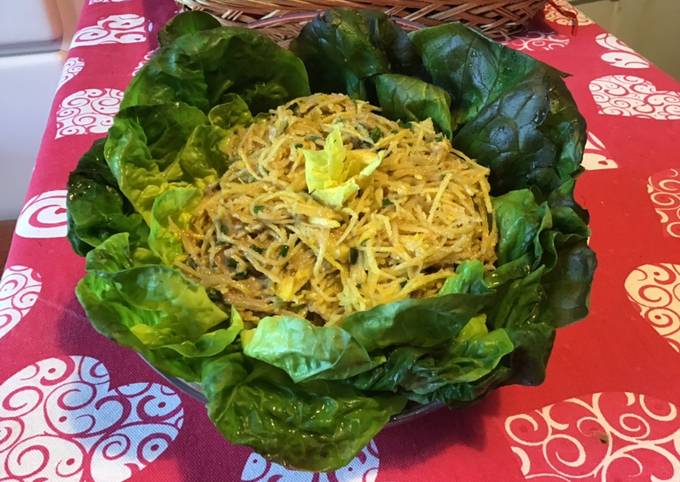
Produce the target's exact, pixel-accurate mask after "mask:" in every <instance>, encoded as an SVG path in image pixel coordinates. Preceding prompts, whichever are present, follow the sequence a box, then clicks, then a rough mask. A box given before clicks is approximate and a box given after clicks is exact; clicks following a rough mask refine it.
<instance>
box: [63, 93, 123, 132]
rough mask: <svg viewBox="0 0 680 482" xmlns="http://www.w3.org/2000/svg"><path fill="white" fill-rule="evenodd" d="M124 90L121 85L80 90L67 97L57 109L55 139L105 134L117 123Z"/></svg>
mask: <svg viewBox="0 0 680 482" xmlns="http://www.w3.org/2000/svg"><path fill="white" fill-rule="evenodd" d="M122 100H123V92H122V91H120V90H118V89H86V90H79V91H77V92H74V93H73V94H71V95H69V96H68V97H66V98H64V100H62V101H61V104H60V105H59V109H58V110H57V133H56V134H55V136H54V138H55V139H60V138H62V137H65V136H77V135H83V134H104V133H106V132H107V131H108V130H109V127H111V125H112V124H113V117H114V116H115V115H116V113H117V112H118V109H119V107H120V102H121V101H122Z"/></svg>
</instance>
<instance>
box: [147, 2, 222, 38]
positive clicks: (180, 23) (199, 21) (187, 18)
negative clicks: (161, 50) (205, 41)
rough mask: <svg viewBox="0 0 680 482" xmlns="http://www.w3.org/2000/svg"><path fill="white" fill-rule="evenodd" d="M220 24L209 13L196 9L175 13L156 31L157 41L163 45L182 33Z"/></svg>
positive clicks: (198, 30)
mask: <svg viewBox="0 0 680 482" xmlns="http://www.w3.org/2000/svg"><path fill="white" fill-rule="evenodd" d="M220 25H221V24H220V22H219V20H217V19H216V18H215V17H213V16H212V15H210V14H209V13H206V12H201V11H198V10H195V11H192V12H187V13H185V14H182V15H177V16H176V17H174V18H173V19H172V20H170V21H169V22H168V23H167V24H166V25H165V27H163V30H161V31H160V32H159V33H158V43H159V44H160V45H161V46H162V47H164V46H166V45H169V44H171V43H172V42H174V41H175V40H176V39H177V38H178V37H181V36H182V35H186V34H190V33H196V32H200V31H201V30H209V29H212V28H217V27H219V26H220Z"/></svg>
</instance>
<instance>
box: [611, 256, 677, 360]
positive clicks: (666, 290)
mask: <svg viewBox="0 0 680 482" xmlns="http://www.w3.org/2000/svg"><path fill="white" fill-rule="evenodd" d="M624 286H625V288H626V292H627V293H628V299H629V300H630V301H632V302H633V303H634V304H635V306H637V307H638V309H639V310H640V315H642V316H643V317H644V318H645V319H646V320H647V321H649V323H651V325H652V326H653V327H654V329H655V330H656V332H657V333H658V334H659V335H661V336H663V337H664V338H665V339H666V341H668V343H669V344H670V345H671V347H673V349H674V350H675V351H677V352H678V353H680V265H677V264H671V263H660V264H644V265H642V266H638V267H637V268H635V270H633V271H632V272H631V273H630V274H629V275H628V277H627V278H626V281H625V283H624Z"/></svg>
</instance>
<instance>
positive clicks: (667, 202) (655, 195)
mask: <svg viewBox="0 0 680 482" xmlns="http://www.w3.org/2000/svg"><path fill="white" fill-rule="evenodd" d="M647 193H648V194H649V197H650V198H651V200H652V204H654V210H655V211H656V212H657V214H658V215H659V216H660V217H661V224H664V225H665V226H666V233H668V234H669V235H670V236H672V237H674V238H680V169H667V170H665V171H661V172H657V173H656V174H654V175H652V176H650V177H649V179H648V180H647Z"/></svg>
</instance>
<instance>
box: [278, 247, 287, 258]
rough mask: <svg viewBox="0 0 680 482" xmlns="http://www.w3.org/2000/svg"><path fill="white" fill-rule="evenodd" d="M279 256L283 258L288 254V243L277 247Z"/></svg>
mask: <svg viewBox="0 0 680 482" xmlns="http://www.w3.org/2000/svg"><path fill="white" fill-rule="evenodd" d="M279 256H280V257H281V258H285V257H286V256H288V245H287V244H284V245H283V246H281V248H280V249H279Z"/></svg>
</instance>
